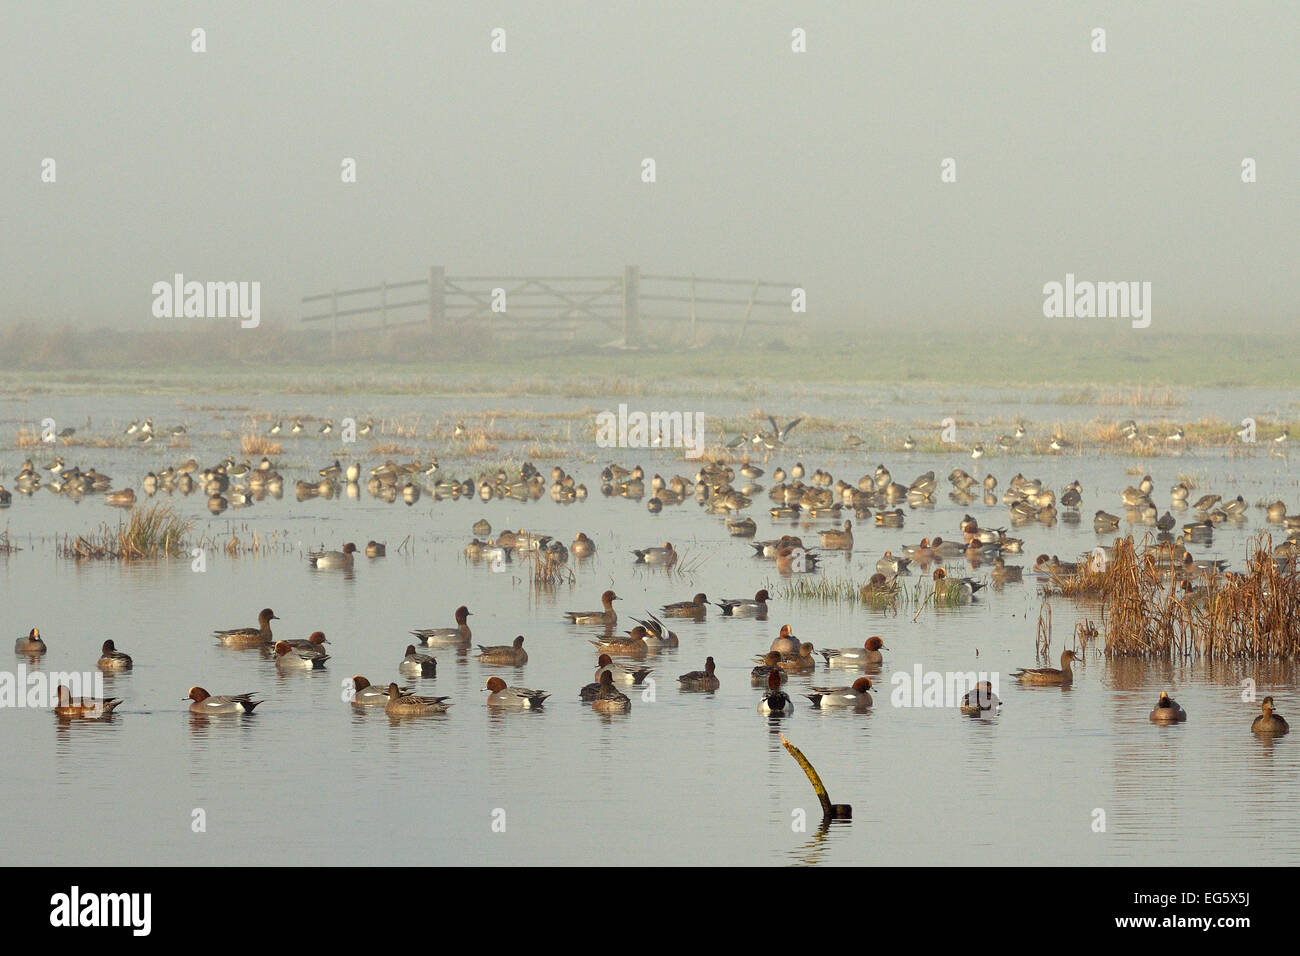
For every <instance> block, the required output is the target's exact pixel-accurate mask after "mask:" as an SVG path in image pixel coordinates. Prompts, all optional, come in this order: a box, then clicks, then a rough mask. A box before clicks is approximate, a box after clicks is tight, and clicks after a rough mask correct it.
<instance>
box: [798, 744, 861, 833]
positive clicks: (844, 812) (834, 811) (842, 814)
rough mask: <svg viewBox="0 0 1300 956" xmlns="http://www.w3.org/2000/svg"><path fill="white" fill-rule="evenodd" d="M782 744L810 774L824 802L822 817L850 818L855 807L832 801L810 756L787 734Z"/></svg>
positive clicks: (805, 771) (818, 794)
mask: <svg viewBox="0 0 1300 956" xmlns="http://www.w3.org/2000/svg"><path fill="white" fill-rule="evenodd" d="M781 744H782V746H784V747H785V749H786V750H788V751H790V756H791V757H793V758H794V759H795V763H797V764H799V766H800V767H802V768H803V772H804V773H806V774H807V775H808V780H809V781H810V782H811V783H812V785H813V790H814V791H815V792H816V793H817V799H818V800H820V801H821V802H822V818H823V819H830V818H831V817H837V818H840V819H848V818H850V817H852V816H853V808H852V807H851V806H850V805H849V804H847V803H831V798H830V795H829V794H827V792H826V785H825V784H823V783H822V778H821V776H820V775H819V774H818V773H817V771H816V770H815V769H814V768H813V765H812V764H810V763H809V762H808V758H807V757H805V756H804V755H803V751H802V750H800V749H799V748H798V747H796V746H795V745H794V744H792V743H790V741H788V740H786V739H785V734H782V735H781Z"/></svg>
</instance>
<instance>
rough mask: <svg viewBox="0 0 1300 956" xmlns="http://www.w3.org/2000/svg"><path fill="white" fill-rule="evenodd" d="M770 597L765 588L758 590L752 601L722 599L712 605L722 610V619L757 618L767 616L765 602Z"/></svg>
mask: <svg viewBox="0 0 1300 956" xmlns="http://www.w3.org/2000/svg"><path fill="white" fill-rule="evenodd" d="M770 597H771V595H769V594H768V593H767V589H766V588H760V589H759V590H757V591H755V592H754V597H753V599H752V600H750V599H749V598H724V599H723V600H721V601H715V602H714V603H715V604H717V606H718V607H720V608H721V609H722V616H723V617H758V616H762V615H766V614H767V602H768V598H770Z"/></svg>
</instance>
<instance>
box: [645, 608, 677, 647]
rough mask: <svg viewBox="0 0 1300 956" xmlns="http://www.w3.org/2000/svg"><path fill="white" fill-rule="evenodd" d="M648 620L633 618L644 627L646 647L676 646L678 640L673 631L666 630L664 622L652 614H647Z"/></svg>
mask: <svg viewBox="0 0 1300 956" xmlns="http://www.w3.org/2000/svg"><path fill="white" fill-rule="evenodd" d="M648 618H649V619H648V620H645V621H643V620H641V619H640V618H633V620H634V621H636V622H637V623H638V624H640V625H641V626H642V627H644V628H645V642H646V646H647V647H676V646H677V645H678V644H679V643H680V642H679V641H678V640H677V635H676V633H674V632H673V631H670V630H668V628H667V627H666V626H665V625H664V622H663V621H661V620H659V618H657V617H655V616H654V615H653V614H650V615H648Z"/></svg>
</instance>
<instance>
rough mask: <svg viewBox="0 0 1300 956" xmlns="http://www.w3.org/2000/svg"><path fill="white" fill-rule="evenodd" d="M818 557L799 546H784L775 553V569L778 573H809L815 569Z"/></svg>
mask: <svg viewBox="0 0 1300 956" xmlns="http://www.w3.org/2000/svg"><path fill="white" fill-rule="evenodd" d="M818 560H820V559H819V557H818V555H817V554H816V553H814V552H812V551H806V550H804V549H803V548H801V547H799V546H797V545H796V546H793V547H784V548H781V549H780V550H779V551H778V552H777V553H776V570H777V573H778V574H782V575H786V574H811V573H812V572H814V571H816V570H817V562H818Z"/></svg>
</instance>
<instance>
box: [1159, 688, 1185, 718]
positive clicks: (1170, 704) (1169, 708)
mask: <svg viewBox="0 0 1300 956" xmlns="http://www.w3.org/2000/svg"><path fill="white" fill-rule="evenodd" d="M1150 716H1151V720H1152V722H1153V723H1157V724H1177V723H1181V722H1182V721H1184V720H1186V719H1187V711H1185V710H1183V708H1181V707H1180V706H1178V701H1176V700H1174V699H1173V698H1172V697H1170V696H1169V693H1168V692H1167V691H1163V690H1162V691H1161V692H1160V699H1159V700H1158V701H1156V706H1155V709H1154V710H1152V711H1151V715H1150Z"/></svg>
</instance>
